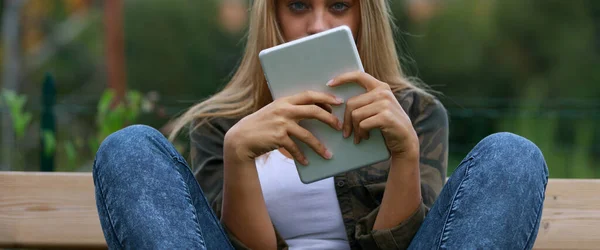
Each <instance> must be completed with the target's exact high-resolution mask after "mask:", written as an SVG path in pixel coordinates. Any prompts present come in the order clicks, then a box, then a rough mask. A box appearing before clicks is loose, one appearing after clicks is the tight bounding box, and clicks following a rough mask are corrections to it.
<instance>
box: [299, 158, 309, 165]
mask: <svg viewBox="0 0 600 250" xmlns="http://www.w3.org/2000/svg"><path fill="white" fill-rule="evenodd" d="M300 163H302V165H304V166H306V165H308V160H307V159H306V158H302V159H301V160H300Z"/></svg>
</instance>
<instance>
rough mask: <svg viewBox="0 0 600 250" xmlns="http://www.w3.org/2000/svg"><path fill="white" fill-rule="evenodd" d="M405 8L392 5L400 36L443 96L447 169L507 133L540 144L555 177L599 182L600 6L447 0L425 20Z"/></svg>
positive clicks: (426, 78)
mask: <svg viewBox="0 0 600 250" xmlns="http://www.w3.org/2000/svg"><path fill="white" fill-rule="evenodd" d="M406 6H407V5H404V4H395V5H394V7H395V13H396V16H404V18H399V19H398V23H399V26H400V27H401V28H402V29H403V31H404V33H403V35H402V36H401V37H399V39H404V41H405V45H407V46H406V48H407V51H405V52H410V53H411V55H412V59H413V60H414V61H415V62H416V64H413V65H409V67H408V68H409V70H412V72H413V73H415V72H416V73H417V74H418V76H419V77H420V78H421V79H422V80H423V81H425V82H426V83H428V84H430V85H431V86H433V87H434V89H436V90H438V91H441V92H442V93H443V95H442V96H440V99H441V100H442V101H443V102H444V104H445V105H446V107H447V108H448V110H449V112H450V115H451V118H452V119H451V139H450V140H451V147H450V149H451V156H450V158H451V162H452V163H453V164H451V166H450V167H453V166H456V163H458V162H459V161H460V160H461V159H462V157H464V155H465V154H466V153H467V152H468V151H469V149H470V148H472V146H474V145H475V143H476V142H477V141H479V140H480V139H481V138H483V137H484V136H485V135H487V134H490V133H493V132H497V131H510V132H514V133H517V134H520V135H522V136H525V137H527V138H529V139H530V140H532V141H533V142H535V143H536V144H537V145H538V146H540V148H541V149H542V151H543V152H544V153H545V156H546V160H547V162H548V166H549V168H550V175H551V176H552V177H600V171H599V170H600V169H599V168H600V164H598V163H597V162H598V160H599V157H598V156H600V148H598V146H597V145H598V144H599V143H600V131H599V129H598V127H599V126H598V125H599V114H600V112H599V111H600V102H599V101H598V100H599V97H600V84H599V80H600V71H598V70H596V69H597V68H599V67H600V54H599V52H600V51H599V49H600V39H599V37H600V36H599V31H600V29H599V28H600V22H599V21H600V2H599V1H594V0H590V1H547V0H532V1H516V0H510V1H477V0H461V1H447V2H441V4H440V8H439V10H438V12H437V14H436V15H435V16H433V17H432V18H431V19H429V20H426V21H423V22H418V23H415V22H411V21H410V20H409V18H408V17H407V16H409V13H408V12H407V11H408V9H407V8H405V7H406ZM415 69H418V70H415Z"/></svg>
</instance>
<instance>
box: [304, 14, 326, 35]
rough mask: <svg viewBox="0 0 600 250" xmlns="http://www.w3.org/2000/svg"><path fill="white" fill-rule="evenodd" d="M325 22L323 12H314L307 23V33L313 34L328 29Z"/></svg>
mask: <svg viewBox="0 0 600 250" xmlns="http://www.w3.org/2000/svg"><path fill="white" fill-rule="evenodd" d="M330 28H331V27H329V25H328V24H327V21H326V17H325V13H318V12H316V13H315V15H314V18H312V20H311V21H310V23H309V25H308V35H314V34H316V33H319V32H323V31H326V30H328V29H330Z"/></svg>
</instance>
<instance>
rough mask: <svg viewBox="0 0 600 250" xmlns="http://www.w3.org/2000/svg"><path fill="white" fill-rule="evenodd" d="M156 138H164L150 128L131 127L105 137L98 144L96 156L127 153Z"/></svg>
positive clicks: (141, 126)
mask: <svg viewBox="0 0 600 250" xmlns="http://www.w3.org/2000/svg"><path fill="white" fill-rule="evenodd" d="M158 138H164V136H163V135H162V134H161V133H160V132H158V130H156V129H154V128H152V127H150V126H147V125H131V126H128V127H126V128H123V129H121V130H119V131H117V132H114V133H112V134H110V135H109V136H108V137H106V139H104V141H102V144H100V147H99V148H98V152H97V153H96V155H97V156H103V155H106V154H107V153H108V154H113V153H115V152H123V151H129V150H132V149H136V148H139V147H140V146H141V145H146V144H147V143H148V142H149V141H151V140H154V139H158Z"/></svg>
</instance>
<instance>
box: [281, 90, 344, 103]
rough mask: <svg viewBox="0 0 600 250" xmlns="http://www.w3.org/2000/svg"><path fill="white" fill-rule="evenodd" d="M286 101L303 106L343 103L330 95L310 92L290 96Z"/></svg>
mask: <svg viewBox="0 0 600 250" xmlns="http://www.w3.org/2000/svg"><path fill="white" fill-rule="evenodd" d="M288 101H289V103H291V104H294V105H305V104H316V103H325V104H331V105H340V104H342V103H344V100H343V99H342V98H339V97H336V96H334V95H331V94H327V93H323V92H317V91H310V90H309V91H304V92H302V93H299V94H296V95H293V96H290V97H289V99H288Z"/></svg>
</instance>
